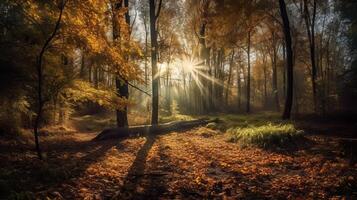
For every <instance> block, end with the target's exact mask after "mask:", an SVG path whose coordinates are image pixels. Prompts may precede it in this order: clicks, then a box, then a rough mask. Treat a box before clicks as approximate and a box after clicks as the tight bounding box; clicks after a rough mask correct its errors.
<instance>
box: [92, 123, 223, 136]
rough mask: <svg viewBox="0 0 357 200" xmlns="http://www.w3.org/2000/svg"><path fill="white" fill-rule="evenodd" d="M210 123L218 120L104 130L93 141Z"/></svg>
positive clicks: (166, 131) (182, 128)
mask: <svg viewBox="0 0 357 200" xmlns="http://www.w3.org/2000/svg"><path fill="white" fill-rule="evenodd" d="M211 122H218V119H214V120H208V119H197V120H191V121H174V122H169V123H164V124H159V125H142V126H131V127H121V128H110V129H105V130H103V131H102V132H101V133H99V134H98V135H97V136H96V137H95V138H94V139H93V140H94V141H99V140H106V139H118V138H125V137H130V136H137V135H150V134H151V135H159V134H164V133H169V132H173V131H185V130H189V129H191V128H194V127H197V126H203V125H206V124H208V123H211Z"/></svg>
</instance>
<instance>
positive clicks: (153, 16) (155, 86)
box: [149, 0, 162, 125]
mask: <svg viewBox="0 0 357 200" xmlns="http://www.w3.org/2000/svg"><path fill="white" fill-rule="evenodd" d="M161 2H162V0H159V5H158V10H157V11H156V6H155V0H149V6H150V37H151V65H152V113H151V124H152V125H157V124H158V122H159V79H160V78H159V77H156V76H158V74H157V73H158V69H157V53H158V44H157V30H156V21H157V18H158V17H159V14H160V9H161Z"/></svg>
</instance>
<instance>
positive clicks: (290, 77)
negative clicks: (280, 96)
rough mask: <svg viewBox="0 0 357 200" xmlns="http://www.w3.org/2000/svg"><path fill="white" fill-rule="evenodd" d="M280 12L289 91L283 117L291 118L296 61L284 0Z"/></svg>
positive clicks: (280, 5) (281, 2) (280, 3)
mask: <svg viewBox="0 0 357 200" xmlns="http://www.w3.org/2000/svg"><path fill="white" fill-rule="evenodd" d="M279 7H280V14H281V18H282V20H283V29H284V35H285V44H286V54H287V62H288V63H287V65H286V66H287V91H286V100H285V107H284V113H283V119H289V118H290V117H291V108H292V105H293V83H294V71H293V70H294V66H293V65H294V63H293V50H292V42H291V41H292V40H291V33H290V23H289V16H288V13H287V9H286V4H285V1H284V0H279Z"/></svg>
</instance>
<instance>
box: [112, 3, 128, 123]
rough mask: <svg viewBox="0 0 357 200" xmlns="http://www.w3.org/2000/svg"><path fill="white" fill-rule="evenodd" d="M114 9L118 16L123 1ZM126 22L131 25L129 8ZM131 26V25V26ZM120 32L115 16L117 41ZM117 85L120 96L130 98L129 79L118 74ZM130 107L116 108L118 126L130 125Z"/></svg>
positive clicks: (114, 13)
mask: <svg viewBox="0 0 357 200" xmlns="http://www.w3.org/2000/svg"><path fill="white" fill-rule="evenodd" d="M128 4H129V2H128V0H125V1H124V6H125V7H128V6H129V5H128ZM113 6H114V8H113V9H114V11H113V15H114V16H117V15H118V14H119V11H120V9H121V8H122V2H121V1H119V2H116V3H115V4H114V5H113ZM125 22H126V23H127V25H128V26H130V16H129V10H128V11H127V12H126V13H125ZM129 28H130V27H129ZM120 32H121V27H120V23H119V22H118V20H117V17H113V40H114V41H116V40H117V39H120ZM126 60H128V58H127V59H126ZM115 87H116V90H117V94H118V96H119V97H120V98H126V99H128V98H129V85H128V81H127V80H124V79H123V78H122V77H120V75H117V77H116V78H115ZM127 111H128V108H127V106H126V105H125V106H124V107H123V108H122V109H118V110H116V118H117V126H118V127H126V126H128V115H127V113H128V112H127Z"/></svg>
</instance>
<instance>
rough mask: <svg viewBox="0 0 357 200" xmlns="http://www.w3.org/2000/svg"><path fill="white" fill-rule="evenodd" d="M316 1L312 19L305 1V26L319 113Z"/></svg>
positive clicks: (313, 91) (313, 93)
mask: <svg viewBox="0 0 357 200" xmlns="http://www.w3.org/2000/svg"><path fill="white" fill-rule="evenodd" d="M316 7H317V5H316V0H314V3H313V13H312V19H311V17H310V14H309V8H308V2H307V0H304V18H305V25H306V29H307V34H308V38H309V46H310V59H311V68H312V73H311V82H312V95H313V103H314V111H315V113H316V112H317V110H318V109H317V88H316V87H317V84H316V78H317V69H316V55H315V21H316V20H315V18H316Z"/></svg>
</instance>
